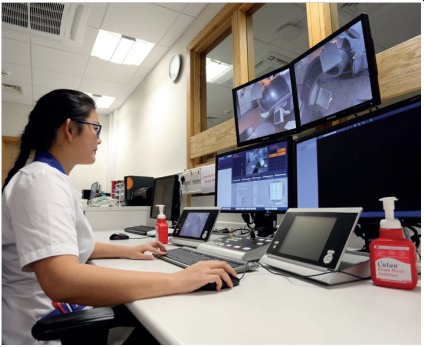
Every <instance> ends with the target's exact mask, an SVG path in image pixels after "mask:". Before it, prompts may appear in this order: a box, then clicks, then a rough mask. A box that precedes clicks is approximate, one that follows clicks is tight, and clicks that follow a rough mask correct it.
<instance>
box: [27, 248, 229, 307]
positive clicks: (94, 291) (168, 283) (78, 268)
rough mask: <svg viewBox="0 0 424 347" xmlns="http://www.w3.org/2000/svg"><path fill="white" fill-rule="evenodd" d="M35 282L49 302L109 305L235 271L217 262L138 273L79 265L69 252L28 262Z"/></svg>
mask: <svg viewBox="0 0 424 347" xmlns="http://www.w3.org/2000/svg"><path fill="white" fill-rule="evenodd" d="M32 268H33V269H34V271H35V274H36V276H37V279H38V281H39V282H40V285H41V287H42V288H43V290H44V292H45V293H46V295H47V296H48V297H49V298H50V299H51V300H52V301H59V302H69V303H75V304H80V305H90V306H110V305H116V304H123V303H127V302H131V301H134V300H137V299H144V298H151V297H158V296H164V295H171V294H179V293H189V292H192V291H194V290H196V289H198V288H200V287H201V286H203V285H205V284H207V283H213V282H216V283H217V290H220V289H221V287H222V281H225V282H226V283H227V284H228V286H229V287H232V286H233V284H232V281H231V279H230V277H229V274H231V275H233V276H236V275H237V274H236V272H235V271H234V269H232V268H231V266H229V265H228V264H226V263H224V262H220V261H204V262H199V263H197V264H195V265H192V266H190V267H189V268H187V269H185V270H182V271H179V272H175V273H155V272H141V271H140V272H139V271H129V270H117V269H109V268H104V267H100V266H96V265H89V264H81V263H79V261H78V258H77V257H76V256H73V255H61V256H55V257H49V258H45V259H42V260H39V261H36V262H34V263H32Z"/></svg>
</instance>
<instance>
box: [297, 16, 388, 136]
mask: <svg viewBox="0 0 424 347" xmlns="http://www.w3.org/2000/svg"><path fill="white" fill-rule="evenodd" d="M292 64H293V67H294V68H293V70H292V71H293V73H294V76H293V77H292V78H293V80H294V81H296V88H295V91H296V93H297V96H296V97H295V98H294V99H295V107H296V109H297V112H298V113H299V117H300V119H299V127H300V129H301V130H304V129H306V128H309V127H313V126H317V125H320V124H324V123H326V122H329V121H332V120H335V119H338V118H340V117H344V116H346V115H349V114H354V113H357V112H359V111H363V110H365V109H368V108H371V107H372V106H375V105H379V104H380V92H379V86H378V78H377V75H378V73H377V63H376V58H375V51H374V43H373V40H372V37H371V30H370V25H369V21H368V16H367V15H366V14H361V15H360V16H358V17H357V18H355V19H354V20H352V21H350V22H349V23H347V24H346V25H344V26H343V27H341V28H340V29H338V30H337V31H335V32H334V33H333V34H332V35H330V36H329V37H327V38H326V39H324V40H323V41H321V42H320V43H318V44H317V45H315V46H314V47H312V48H311V49H309V50H308V51H307V52H305V53H304V54H302V55H300V56H299V57H298V58H296V59H295V60H293V61H292Z"/></svg>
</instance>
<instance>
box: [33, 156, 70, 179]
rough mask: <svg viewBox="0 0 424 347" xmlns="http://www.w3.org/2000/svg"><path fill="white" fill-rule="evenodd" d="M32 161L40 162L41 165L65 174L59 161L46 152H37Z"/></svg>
mask: <svg viewBox="0 0 424 347" xmlns="http://www.w3.org/2000/svg"><path fill="white" fill-rule="evenodd" d="M34 161H41V162H42V163H46V164H48V165H50V166H51V167H54V168H55V169H58V170H59V171H60V172H62V173H64V174H65V175H66V172H65V170H64V169H63V167H62V165H61V164H60V163H59V161H58V160H57V159H56V158H55V157H53V156H52V155H51V154H50V153H49V152H47V151H37V152H36V153H35V158H34Z"/></svg>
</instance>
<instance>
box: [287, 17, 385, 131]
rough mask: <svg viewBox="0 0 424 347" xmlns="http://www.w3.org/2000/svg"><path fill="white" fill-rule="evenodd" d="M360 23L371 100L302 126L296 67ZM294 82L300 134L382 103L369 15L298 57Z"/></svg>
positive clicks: (353, 21)
mask: <svg viewBox="0 0 424 347" xmlns="http://www.w3.org/2000/svg"><path fill="white" fill-rule="evenodd" d="M358 22H360V23H361V25H362V29H363V38H364V44H365V51H366V56H367V63H368V71H369V78H370V87H371V94H372V95H371V99H370V100H366V101H364V102H361V103H360V104H357V105H354V106H351V107H348V108H345V109H342V110H340V111H337V112H335V113H332V114H328V115H326V116H324V117H322V118H320V119H317V120H315V121H311V122H309V123H305V124H302V122H301V112H300V106H299V99H298V94H299V93H300V91H299V90H298V86H297V83H296V71H295V66H296V64H297V63H299V62H300V61H301V60H303V59H304V58H305V57H307V56H309V55H311V54H312V53H314V52H315V51H316V50H317V49H319V48H320V47H322V46H324V45H326V44H327V43H328V42H330V41H331V40H333V39H334V38H336V37H337V36H339V35H340V34H341V33H343V32H344V31H346V30H347V29H348V28H350V27H352V26H353V25H355V24H357V23H358ZM291 64H292V69H291V72H292V74H293V75H292V81H293V83H294V84H295V86H296V87H295V88H294V89H293V91H294V93H295V95H294V103H295V108H296V112H297V114H298V117H299V123H298V129H299V131H300V132H302V131H304V130H306V129H310V128H313V127H316V126H319V125H323V124H325V123H328V122H330V121H334V120H337V119H340V118H342V117H345V116H348V115H351V114H354V113H357V112H360V111H364V110H366V109H368V108H371V107H373V106H377V105H379V104H380V103H381V97H380V88H379V83H378V68H377V60H376V55H375V49H374V41H373V38H372V35H371V27H370V24H369V19H368V15H367V14H366V13H362V14H360V15H359V16H357V17H356V18H354V19H353V20H351V21H350V22H348V23H347V24H345V25H343V26H342V27H341V28H339V29H338V30H336V31H335V32H333V33H332V34H331V35H329V36H328V37H326V38H325V39H324V40H322V41H320V42H319V43H317V44H316V45H314V46H313V47H311V48H310V49H308V50H307V51H306V52H305V53H303V54H302V55H300V56H298V57H297V58H296V59H294V60H293V61H292V62H291Z"/></svg>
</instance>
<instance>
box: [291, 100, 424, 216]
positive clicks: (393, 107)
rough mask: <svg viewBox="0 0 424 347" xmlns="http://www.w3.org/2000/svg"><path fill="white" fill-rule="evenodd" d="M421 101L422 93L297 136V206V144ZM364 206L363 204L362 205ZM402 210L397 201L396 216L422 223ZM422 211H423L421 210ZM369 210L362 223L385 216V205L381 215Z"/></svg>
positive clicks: (365, 211) (294, 174)
mask: <svg viewBox="0 0 424 347" xmlns="http://www.w3.org/2000/svg"><path fill="white" fill-rule="evenodd" d="M420 101H421V95H415V96H412V97H409V98H407V99H403V100H401V101H398V102H395V103H392V104H390V105H387V106H385V107H382V108H379V109H376V110H374V111H371V112H368V113H366V114H364V115H361V116H359V117H355V118H353V119H350V120H348V121H346V122H343V123H341V124H338V125H335V126H333V127H330V128H327V129H323V130H320V131H316V132H313V133H311V134H308V135H306V136H303V137H300V138H297V139H294V140H293V144H292V146H293V147H292V148H293V163H294V164H293V167H292V170H293V174H292V181H293V187H294V191H293V203H294V204H295V206H296V207H297V208H299V206H298V190H297V186H298V182H297V171H298V170H297V146H298V144H299V143H302V142H305V141H308V140H310V139H313V138H317V137H320V136H323V135H326V134H329V133H331V132H337V131H338V130H339V129H343V128H346V127H349V126H355V125H356V124H357V123H358V122H364V121H367V120H369V119H371V118H374V117H377V116H381V115H384V114H386V113H390V112H395V111H396V110H398V109H400V108H404V107H407V106H410V105H413V104H415V103H417V102H420ZM333 207H339V206H333ZM342 207H349V206H342ZM362 207H363V206H362ZM301 208H304V207H303V206H302V207H301ZM323 208H327V207H326V206H324V207H323ZM402 212H405V211H403V210H396V203H395V216H396V218H398V219H400V220H401V221H406V222H408V223H410V224H416V223H421V216H419V217H417V216H406V215H402ZM420 212H421V211H420ZM368 213H369V211H368V210H367V209H366V207H363V211H362V214H361V217H360V222H361V223H362V224H364V223H366V224H378V223H379V222H380V220H381V219H382V218H384V210H383V206H382V207H381V211H380V215H379V216H370V215H368Z"/></svg>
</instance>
